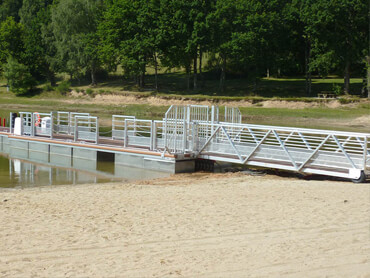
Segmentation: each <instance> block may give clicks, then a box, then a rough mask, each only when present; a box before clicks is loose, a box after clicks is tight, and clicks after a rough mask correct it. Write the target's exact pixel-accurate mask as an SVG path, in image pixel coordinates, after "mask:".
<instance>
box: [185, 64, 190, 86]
mask: <svg viewBox="0 0 370 278" xmlns="http://www.w3.org/2000/svg"><path fill="white" fill-rule="evenodd" d="M185 70H186V90H187V91H188V92H189V91H190V65H186V66H185Z"/></svg>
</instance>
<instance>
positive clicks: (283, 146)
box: [272, 130, 298, 170]
mask: <svg viewBox="0 0 370 278" xmlns="http://www.w3.org/2000/svg"><path fill="white" fill-rule="evenodd" d="M272 133H273V134H274V135H275V137H276V139H277V140H278V141H279V144H280V146H281V147H282V148H283V150H284V151H285V153H286V154H287V156H288V157H289V159H290V162H291V163H292V164H293V166H294V168H295V169H296V170H298V166H297V163H295V161H294V159H293V157H292V156H291V155H290V153H289V151H288V149H287V148H286V147H285V145H284V143H283V141H281V139H280V137H279V135H278V134H277V133H276V131H275V130H273V131H272Z"/></svg>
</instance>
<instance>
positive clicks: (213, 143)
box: [197, 123, 370, 178]
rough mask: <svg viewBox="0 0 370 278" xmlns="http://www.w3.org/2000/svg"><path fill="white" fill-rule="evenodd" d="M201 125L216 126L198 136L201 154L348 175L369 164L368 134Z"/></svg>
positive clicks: (200, 155)
mask: <svg viewBox="0 0 370 278" xmlns="http://www.w3.org/2000/svg"><path fill="white" fill-rule="evenodd" d="M198 126H203V128H202V129H203V130H204V129H208V130H213V132H212V134H211V135H209V136H206V137H202V136H198V144H197V145H198V149H197V152H198V156H199V157H208V158H211V159H215V160H221V161H227V162H234V163H240V164H247V165H254V166H262V167H271V168H278V169H285V170H291V171H297V172H302V173H313V174H326V175H332V176H338V177H347V178H356V177H357V176H358V175H359V174H360V173H361V171H364V170H366V169H367V168H369V166H370V162H369V155H370V152H369V136H370V135H369V134H363V133H352V132H339V131H326V130H314V129H302V128H284V127H274V126H259V125H247V124H240V125H235V124H226V123H225V124H207V123H199V124H198ZM208 134H209V133H208Z"/></svg>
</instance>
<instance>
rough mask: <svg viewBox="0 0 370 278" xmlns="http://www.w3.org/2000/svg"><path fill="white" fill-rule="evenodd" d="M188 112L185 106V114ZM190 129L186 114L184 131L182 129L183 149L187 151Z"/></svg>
mask: <svg viewBox="0 0 370 278" xmlns="http://www.w3.org/2000/svg"><path fill="white" fill-rule="evenodd" d="M185 113H186V107H184V114H185ZM188 124H189V122H188ZM187 131H188V127H187V123H186V117H185V115H184V120H183V131H182V137H183V138H182V140H183V141H182V142H183V143H182V147H183V148H182V151H183V152H185V150H186V147H187V146H186V145H187V133H188V132H187Z"/></svg>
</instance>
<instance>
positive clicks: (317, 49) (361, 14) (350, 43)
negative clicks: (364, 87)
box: [305, 0, 368, 94]
mask: <svg viewBox="0 0 370 278" xmlns="http://www.w3.org/2000/svg"><path fill="white" fill-rule="evenodd" d="M367 13H368V7H367V4H366V3H365V1H363V0H351V1H348V0H336V1H314V3H313V4H312V5H309V12H307V13H306V17H305V20H306V22H307V23H308V28H307V29H308V30H309V32H310V33H311V40H312V61H311V63H310V65H311V68H313V69H316V70H325V71H327V72H329V71H330V70H331V69H333V68H336V67H340V68H342V69H343V75H344V92H345V93H346V94H349V93H350V75H351V65H353V64H354V63H359V62H360V61H361V60H362V58H363V55H364V50H365V49H367V47H368V45H367V41H368V40H367V39H364V38H367V37H368V29H367V28H368V22H367V19H368V14H367Z"/></svg>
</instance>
